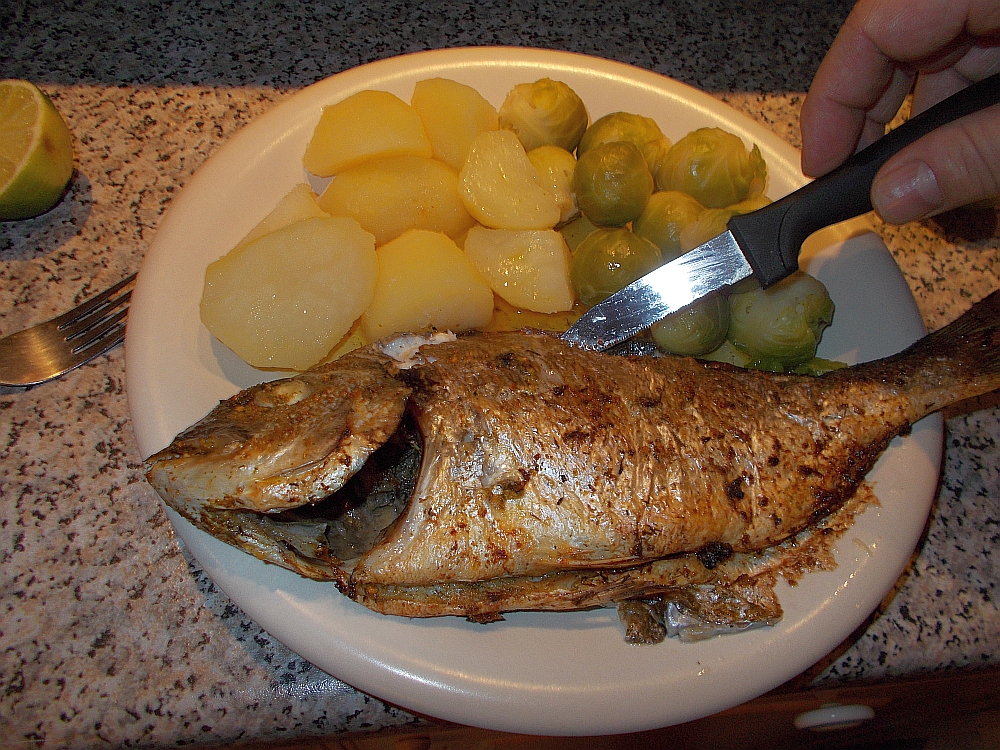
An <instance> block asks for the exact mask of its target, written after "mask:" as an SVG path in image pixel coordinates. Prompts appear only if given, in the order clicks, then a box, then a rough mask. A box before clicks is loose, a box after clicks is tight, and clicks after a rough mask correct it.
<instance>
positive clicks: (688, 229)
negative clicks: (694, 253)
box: [678, 208, 735, 253]
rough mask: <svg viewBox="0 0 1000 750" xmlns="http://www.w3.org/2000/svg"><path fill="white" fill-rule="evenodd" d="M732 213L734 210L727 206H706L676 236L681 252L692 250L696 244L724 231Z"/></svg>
mask: <svg viewBox="0 0 1000 750" xmlns="http://www.w3.org/2000/svg"><path fill="white" fill-rule="evenodd" d="M734 214H735V212H734V211H733V210H732V209H729V208H706V209H705V210H704V211H702V212H701V213H700V214H698V218H697V219H695V220H694V221H692V222H691V223H690V224H688V225H687V226H685V227H684V228H683V229H681V235H680V237H679V238H678V239H679V243H680V246H681V252H682V253H686V252H687V251H688V250H693V249H694V248H696V247H698V245H701V244H702V243H705V242H708V241H709V240H710V239H712V238H713V237H718V236H719V235H720V234H722V233H723V232H725V231H726V226H727V225H728V224H729V220H730V219H731V218H733V216H734Z"/></svg>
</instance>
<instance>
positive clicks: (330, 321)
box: [201, 217, 378, 370]
mask: <svg viewBox="0 0 1000 750" xmlns="http://www.w3.org/2000/svg"><path fill="white" fill-rule="evenodd" d="M377 278H378V259H377V258H376V256H375V238H374V237H373V236H372V235H371V234H369V233H368V232H366V231H364V230H363V229H362V228H361V227H360V226H359V225H358V222H356V221H355V220H354V219H350V218H344V217H338V218H325V219H305V220H304V221H297V222H295V223H294V224H289V225H288V226H286V227H283V228H282V229H279V230H277V231H276V232H272V233H270V234H267V235H264V236H263V237H261V238H260V239H257V240H255V241H253V242H251V243H249V244H247V245H245V246H243V247H241V248H239V249H234V250H233V251H231V252H229V253H228V254H226V255H224V256H223V257H222V258H220V259H219V260H217V261H215V262H214V263H212V264H211V265H209V267H208V269H207V270H206V271H205V289H204V291H203V293H202V297H201V319H202V322H203V323H204V324H205V326H206V327H207V328H208V330H209V331H211V333H212V335H213V336H215V337H216V338H217V339H219V341H221V342H222V343H223V344H225V345H226V346H228V347H229V348H230V349H232V350H233V351H234V352H235V353H236V354H237V355H239V356H240V358H242V359H243V360H244V361H245V362H247V363H248V364H250V365H252V366H253V367H260V368H269V369H280V370H306V369H308V368H309V367H311V366H312V365H314V364H316V363H317V362H319V361H320V360H321V359H322V358H323V357H324V356H325V355H326V354H327V352H329V351H330V350H331V349H332V348H333V347H334V346H335V345H336V344H337V343H338V342H339V341H340V340H341V339H342V338H343V337H344V335H345V334H346V333H347V332H348V331H349V330H350V329H351V325H352V324H353V323H354V321H355V320H356V319H357V318H358V316H360V315H361V313H362V312H364V310H365V308H366V307H368V304H369V303H370V302H371V300H372V296H373V294H374V292H375V283H376V279H377Z"/></svg>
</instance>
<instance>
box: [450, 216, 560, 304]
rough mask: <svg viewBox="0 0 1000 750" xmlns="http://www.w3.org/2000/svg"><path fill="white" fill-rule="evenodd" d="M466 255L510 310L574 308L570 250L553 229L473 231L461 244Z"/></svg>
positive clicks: (474, 228) (471, 230) (478, 229)
mask: <svg viewBox="0 0 1000 750" xmlns="http://www.w3.org/2000/svg"><path fill="white" fill-rule="evenodd" d="M465 254H466V255H468V256H469V259H470V260H471V261H472V263H473V265H475V267H476V268H477V269H478V271H479V273H481V274H482V275H483V276H484V277H485V278H486V280H487V281H488V282H489V283H490V286H491V287H492V288H493V291H494V292H496V293H497V294H499V295H500V296H501V297H503V298H504V299H505V300H507V302H509V303H510V304H512V305H514V307H520V308H522V309H525V310H531V311H533V312H540V313H555V312H563V311H566V310H570V309H572V307H573V303H574V302H575V301H576V295H575V293H574V291H573V283H572V281H571V280H570V275H569V266H570V253H569V247H567V246H566V241H565V240H564V239H563V236H562V235H561V234H559V232H557V231H555V230H554V229H543V230H520V231H513V230H508V229H485V228H483V227H473V228H472V229H470V230H469V235H468V237H466V239H465Z"/></svg>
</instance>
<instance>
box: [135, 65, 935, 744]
mask: <svg viewBox="0 0 1000 750" xmlns="http://www.w3.org/2000/svg"><path fill="white" fill-rule="evenodd" d="M434 76H443V77H449V78H453V79H456V80H458V81H461V82H463V83H468V84H470V85H473V86H475V87H476V88H477V89H478V90H479V91H480V92H482V93H483V95H484V96H486V98H488V99H489V100H490V101H491V102H493V103H494V104H495V105H496V106H499V105H500V103H501V102H502V101H503V98H504V96H505V95H506V93H507V92H508V91H509V90H510V89H511V88H512V87H513V86H514V85H515V84H517V83H522V82H529V81H534V80H536V79H538V78H542V77H544V76H549V77H552V78H555V79H560V80H563V81H565V82H566V83H568V84H569V85H570V86H572V87H573V88H574V89H575V90H576V91H577V92H578V93H579V94H580V96H581V97H582V98H583V100H584V101H585V102H586V104H587V106H588V108H589V110H590V114H591V116H592V118H595V119H596V118H597V117H599V116H601V115H603V114H605V113H608V112H612V111H617V110H626V111H630V112H636V113H640V114H643V115H647V116H651V117H654V118H655V119H656V120H657V121H658V122H659V123H660V126H661V127H662V129H663V130H664V132H665V133H666V134H667V135H668V136H669V137H670V138H671V139H673V140H676V139H678V138H680V137H681V136H683V135H684V134H685V133H687V132H688V131H690V130H692V129H694V128H697V127H702V126H706V125H718V126H721V127H723V128H726V129H728V130H730V131H732V132H735V133H737V134H738V135H740V136H741V137H742V138H743V139H744V140H745V141H746V142H747V143H748V144H749V143H751V142H756V143H758V144H759V145H760V147H761V150H762V152H763V153H764V156H765V158H766V159H767V163H768V165H769V168H770V174H771V182H770V193H771V195H772V197H778V196H781V195H783V194H785V193H787V192H789V191H791V190H792V189H794V188H796V187H798V186H799V185H801V184H803V183H804V182H805V180H804V178H803V177H802V174H801V172H800V171H799V166H798V164H799V161H798V152H797V151H796V150H795V149H793V148H792V147H790V146H789V145H787V144H786V143H784V142H783V141H782V140H781V139H779V138H778V137H776V136H775V135H774V134H773V133H771V132H770V131H768V130H766V129H764V128H762V127H761V126H759V125H757V124H756V123H755V122H753V121H752V120H750V119H748V118H747V117H745V116H743V115H741V114H739V113H737V112H735V111H734V110H732V109H730V108H729V107H727V106H725V105H724V104H722V103H720V102H719V101H717V100H716V99H714V98H712V97H710V96H708V95H706V94H703V93H701V92H699V91H697V90H695V89H692V88H690V87H688V86H685V85H682V84H680V83H677V82H676V81H673V80H670V79H667V78H664V77H662V76H659V75H656V74H653V73H650V72H647V71H644V70H639V69H636V68H632V67H629V66H626V65H622V64H619V63H614V62H609V61H606V60H600V59H595V58H591V57H583V56H579V55H572V54H567V53H560V52H547V51H536V50H526V49H515V48H502V49H494V48H478V49H456V50H442V51H435V52H426V53H419V54H415V55H410V56H405V57H399V58H394V59H391V60H385V61H382V62H378V63H373V64H370V65H365V66H363V67H360V68H356V69H353V70H349V71H347V72H345V73H341V74H339V75H336V76H333V77H332V78H329V79H327V80H324V81H322V82H320V83H317V84H315V85H314V86H310V87H309V88H307V89H305V90H303V91H302V92H300V93H298V94H296V95H295V96H293V97H291V98H290V99H289V100H287V101H286V102H284V103H282V104H281V105H280V106H278V107H275V108H274V109H273V110H271V111H270V112H268V113H267V114H266V115H264V116H263V117H261V118H259V119H258V120H256V121H255V122H253V123H251V124H250V125H248V126H247V127H246V128H244V129H243V130H242V131H240V132H239V133H238V134H237V135H236V136H235V137H233V138H232V139H231V140H230V141H229V142H228V143H227V144H226V145H225V146H224V147H223V148H221V149H220V150H219V151H218V153H216V154H215V155H214V156H213V157H212V158H211V159H210V160H209V161H207V162H206V163H205V164H204V166H202V168H201V169H199V170H198V172H197V174H196V175H195V176H194V177H193V178H192V179H191V181H190V182H189V183H188V184H187V186H185V188H184V190H183V191H182V192H181V194H180V195H179V196H178V198H177V199H176V200H175V201H174V203H173V205H172V206H171V208H170V211H169V213H168V215H167V216H166V217H164V220H163V223H162V225H161V228H160V230H159V231H158V232H157V235H156V238H155V240H154V242H153V244H152V246H151V247H150V250H149V253H148V254H147V256H146V259H145V262H144V263H143V266H142V269H141V271H140V274H139V281H138V286H137V288H136V290H135V293H134V295H133V298H132V300H133V301H132V309H131V311H130V313H129V326H128V338H127V342H126V366H127V377H128V395H129V405H130V408H131V412H132V423H133V426H134V429H135V433H136V437H137V438H138V441H139V447H140V449H141V451H142V453H143V455H144V456H148V455H150V454H151V453H153V452H154V451H156V450H158V449H160V448H162V447H164V446H166V445H167V444H168V443H169V442H170V440H171V439H172V438H173V436H174V435H175V434H176V433H177V432H179V431H180V430H181V429H182V428H184V427H186V426H187V425H189V424H191V423H192V422H194V421H196V420H197V419H199V418H200V417H202V416H203V415H204V414H206V413H207V412H208V411H209V410H210V409H211V408H212V407H213V406H214V405H215V403H216V402H217V401H218V400H219V399H222V398H226V397H228V396H230V395H232V394H233V393H235V392H236V391H237V390H239V389H240V388H243V387H246V386H249V385H251V384H253V383H256V382H258V381H261V380H263V379H265V378H266V377H274V375H273V373H272V374H265V373H262V372H259V371H256V370H254V369H252V368H250V367H248V366H247V365H245V364H243V363H242V362H241V361H239V360H238V359H237V358H236V357H235V356H234V355H233V354H232V353H231V352H229V351H228V350H227V349H226V348H225V347H223V346H221V345H220V344H218V343H217V342H215V341H214V340H213V339H212V337H211V336H210V335H209V333H208V331H207V330H206V329H205V328H204V327H203V326H202V325H201V323H200V321H199V318H198V301H199V298H200V295H201V287H202V279H203V274H204V270H205V267H206V265H207V264H208V263H209V262H211V261H212V260H214V259H215V258H217V257H219V256H220V255H222V254H223V253H225V252H226V251H227V250H229V249H230V248H231V247H232V246H233V245H234V244H235V243H236V242H237V241H238V240H239V239H240V238H241V237H242V236H243V235H244V234H245V233H246V232H247V231H248V230H249V229H250V228H251V227H252V226H253V225H254V224H255V223H256V222H257V221H259V220H260V219H261V218H262V217H263V216H264V215H265V214H267V212H268V211H269V210H270V209H271V208H272V207H273V206H274V205H275V203H276V202H277V201H278V199H279V198H280V197H281V196H283V195H284V194H285V193H286V192H287V191H288V190H289V189H290V188H291V187H292V186H293V185H295V184H296V183H298V182H300V181H302V180H303V179H304V173H303V169H302V166H301V156H302V153H303V149H304V147H305V144H306V142H307V141H308V139H309V137H310V135H311V134H312V130H313V127H314V126H315V123H316V121H317V120H318V118H319V115H320V110H321V108H322V107H323V106H324V105H326V104H330V103H332V102H335V101H338V100H340V99H342V98H344V97H345V96H348V95H350V94H352V93H354V92H356V91H359V90H361V89H366V88H377V89H385V90H388V91H391V92H393V93H395V94H398V95H399V96H401V97H402V98H403V99H405V100H407V101H408V100H409V97H410V95H411V93H412V90H413V85H414V83H415V82H416V81H418V80H420V79H423V78H429V77H434ZM862 229H863V224H862ZM852 235H855V236H852ZM804 263H805V265H806V267H807V268H808V270H810V271H811V272H812V273H814V274H815V275H817V276H818V277H819V278H821V279H822V280H823V281H824V282H826V284H827V285H828V287H829V289H830V292H831V294H832V296H833V299H834V301H835V303H836V305H837V312H836V318H835V323H834V325H833V326H832V328H831V329H829V330H828V331H827V333H826V335H825V337H824V340H823V345H822V349H821V352H820V353H821V354H822V355H824V356H827V357H835V358H844V359H846V360H848V361H851V362H856V361H862V360H867V359H873V358H876V357H880V356H884V355H887V354H890V353H893V352H896V351H898V350H900V349H902V348H904V347H905V346H906V345H908V344H910V343H911V342H913V341H914V340H916V339H917V338H919V337H920V336H921V335H922V334H923V332H924V329H923V324H922V322H921V319H920V315H919V313H918V311H917V308H916V305H915V304H914V301H913V298H912V296H911V295H910V292H909V289H908V288H907V286H906V283H905V282H904V280H903V278H902V276H901V274H900V273H899V271H898V269H897V268H896V265H895V264H894V262H893V260H892V258H891V257H890V255H889V254H888V252H887V251H886V249H885V247H884V245H883V244H882V243H881V241H880V240H879V239H878V238H877V237H876V236H875V235H873V234H871V233H866V232H864V231H860V233H859V232H858V230H857V229H856V228H852V227H845V226H841V227H839V228H835V229H829V230H825V232H824V233H822V234H821V235H817V236H816V237H814V238H812V239H811V241H810V243H809V246H808V248H807V250H806V251H805V254H804ZM941 446H942V427H941V421H940V420H939V419H935V418H931V419H929V420H925V421H924V422H923V423H921V424H920V425H918V426H917V427H916V428H915V429H914V430H913V432H912V433H911V434H910V435H909V436H908V437H907V438H905V439H901V440H897V441H895V442H894V443H893V444H892V446H891V447H890V449H889V450H888V452H887V453H886V454H885V455H884V456H883V458H882V460H881V461H880V462H879V464H878V465H877V466H876V468H875V470H874V471H873V473H872V474H871V477H870V478H871V479H872V480H873V481H874V483H875V487H876V491H877V493H878V496H879V498H880V500H881V506H880V507H877V508H871V509H869V510H868V511H867V512H866V513H864V514H863V516H862V517H861V518H860V519H859V520H858V522H857V523H856V525H855V526H854V527H853V528H852V529H851V530H850V531H849V532H848V533H847V534H846V535H845V536H844V537H843V538H842V539H841V540H840V541H839V542H838V549H839V553H838V561H839V567H838V569H837V570H836V571H835V572H831V573H814V574H811V575H808V576H806V578H805V579H804V580H803V581H802V583H801V584H800V585H799V586H796V587H793V588H790V587H787V586H785V585H784V584H781V585H780V587H779V596H780V599H781V603H782V606H783V607H784V609H785V617H784V619H783V620H782V622H781V623H780V624H779V625H777V626H776V627H773V628H765V629H762V630H757V631H753V632H748V633H743V634H740V635H731V636H726V637H720V638H715V639H712V640H708V641H705V642H702V643H697V644H687V645H685V644H681V643H678V642H676V641H671V640H668V641H667V642H665V643H663V644H660V645H657V646H630V645H627V644H626V643H625V642H624V641H623V640H622V631H621V628H620V626H619V624H618V621H617V615H616V613H615V611H614V610H613V609H607V610H596V611H589V612H579V613H562V614H552V613H520V614H514V615H510V616H508V617H507V619H506V621H505V622H500V623H494V624H490V625H475V624H472V623H469V622H466V621H464V620H462V619H459V618H438V619H432V620H408V619H404V618H397V617H386V616H383V615H378V614H375V613H372V612H370V611H368V610H366V609H364V608H362V607H360V606H359V605H356V604H354V603H353V602H351V601H349V600H347V599H346V598H344V597H342V596H341V595H340V594H339V593H338V592H337V590H336V589H335V588H334V586H333V584H326V583H317V582H314V581H308V580H306V579H304V578H300V577H299V576H297V575H295V574H293V573H290V572H288V571H285V570H283V569H280V568H277V567H274V566H270V565H266V564H264V563H262V562H259V561H258V560H256V559H255V558H252V557H250V556H249V555H246V554H244V553H242V552H239V551H237V550H236V549H234V548H231V547H229V546H227V545H225V544H223V543H221V542H218V541H217V540H215V539H214V538H212V537H210V536H208V535H207V534H204V533H203V532H201V531H198V530H197V529H195V528H194V527H192V526H191V525H190V524H188V523H186V522H185V521H183V520H181V519H180V518H179V517H178V516H177V515H176V514H174V513H172V512H171V513H170V518H171V520H172V521H173V523H174V525H175V527H176V529H177V532H178V534H179V535H180V536H181V538H182V539H183V540H184V542H185V543H186V544H187V545H188V547H189V548H190V550H191V552H192V553H193V554H194V555H195V557H196V558H197V559H198V561H199V562H200V563H201V565H202V566H204V568H205V570H206V571H207V572H208V573H209V575H211V576H212V578H213V579H214V580H215V581H216V582H217V583H218V585H219V586H220V587H221V588H222V589H223V590H224V591H225V592H226V593H227V594H228V595H229V596H230V597H231V598H232V599H233V601H235V602H236V603H237V604H238V605H239V606H240V607H242V608H243V609H244V610H245V611H246V612H247V613H248V614H249V615H250V616H251V617H253V618H254V619H255V620H256V621H257V622H258V623H260V624H261V625H262V626H263V627H264V628H266V629H267V630H268V631H269V632H270V633H272V634H273V635H274V636H275V637H277V638H278V639H280V640H281V641H282V642H284V643H285V644H287V645H288V646H289V647H290V648H292V649H293V650H294V651H296V652H297V653H299V654H300V655H302V656H303V657H305V658H306V659H308V660H309V661H311V662H312V663H313V664H315V665H317V666H318V667H320V668H322V669H324V670H326V671H327V672H329V673H330V674H332V675H335V676H336V677H338V678H340V679H342V680H344V681H346V682H348V683H350V684H351V685H354V686H355V687H357V688H359V689H360V690H363V691H365V692H367V693H370V694H373V695H375V696H378V697H380V698H383V699H385V700H387V701H390V702H392V703H395V704H398V705H401V706H404V707H406V708H408V709H411V710H414V711H417V712H421V713H425V714H430V715H433V716H437V717H440V718H443V719H448V720H451V721H455V722H460V723H465V724H471V725H477V726H482V727H487V728H492V729H498V730H505V731H511V732H526V733H535V734H567V735H571V734H573V735H586V734H606V733H614V732H627V731H637V730H642V729H649V728H653V727H661V726H666V725H669V724H674V723H680V722H684V721H689V720H692V719H696V718H699V717H702V716H705V715H708V714H711V713H714V712H717V711H720V710H722V709H725V708H728V707H730V706H734V705H736V704H738V703H741V702H743V701H745V700H748V699H750V698H753V697H755V696H757V695H760V694H761V693H764V692H765V691H767V690H769V689H771V688H773V687H775V686H777V685H779V684H781V683H782V682H784V681H786V680H788V679H790V678H791V677H793V676H795V675H796V674H798V673H799V672H801V671H802V670H803V669H805V668H807V667H809V666H810V665H812V664H813V663H815V662H816V661H817V660H818V659H820V658H821V657H822V656H824V655H825V654H826V653H828V652H829V651H830V650H831V649H832V648H834V647H835V646H836V645H837V644H839V643H840V642H841V641H842V640H843V639H844V638H845V637H847V636H848V635H849V634H850V633H851V632H852V631H853V630H854V629H855V628H856V627H857V626H858V625H859V624H860V623H861V622H862V621H863V620H864V619H865V617H866V616H867V615H868V614H869V613H870V612H871V611H872V610H873V609H874V608H875V607H876V606H877V605H878V603H879V601H880V600H881V598H882V597H883V596H884V594H885V593H886V592H887V591H888V590H889V588H890V587H891V586H892V584H893V583H894V581H895V580H896V578H897V576H898V575H899V573H900V571H901V570H902V569H903V567H904V565H905V564H906V561H907V559H908V557H909V555H910V554H911V552H912V550H913V548H914V546H915V544H916V542H917V540H918V537H919V534H920V532H921V529H922V527H923V524H924V521H925V519H926V517H927V513H928V511H929V507H930V503H931V501H932V499H933V495H934V491H935V487H936V481H937V475H938V470H939V466H940V457H941Z"/></svg>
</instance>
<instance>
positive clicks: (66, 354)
mask: <svg viewBox="0 0 1000 750" xmlns="http://www.w3.org/2000/svg"><path fill="white" fill-rule="evenodd" d="M134 282H135V274H132V275H131V276H128V277H126V278H124V279H122V280H121V281H119V282H118V283H117V284H115V285H114V286H113V287H111V288H110V289H106V290H104V291H103V292H101V293H100V294H98V295H96V296H94V297H91V298H90V299H88V300H87V301H86V302H84V303H82V304H80V305H77V306H76V307H74V308H73V309H72V310H70V311H69V312H67V313H63V314H62V315H60V316H58V317H55V318H52V320H47V321H45V322H44V323H39V324H37V325H34V326H32V327H31V328H26V329H25V330H23V331H19V332H17V333H12V334H10V335H9V336H4V337H3V338H0V385H7V386H27V385H38V384H39V383H45V382H47V381H49V380H52V379H54V378H58V377H59V376H60V375H64V374H66V373H67V372H69V371H70V370H73V369H75V368H77V367H79V366H80V365H82V364H84V363H85V362H89V361H90V360H92V359H93V358H94V357H98V356H100V355H102V354H104V353H105V352H109V351H111V350H112V349H114V348H115V347H116V346H118V345H119V344H120V343H122V341H124V340H125V316H126V314H127V313H128V303H129V300H130V299H131V297H132V287H133V284H134Z"/></svg>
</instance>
